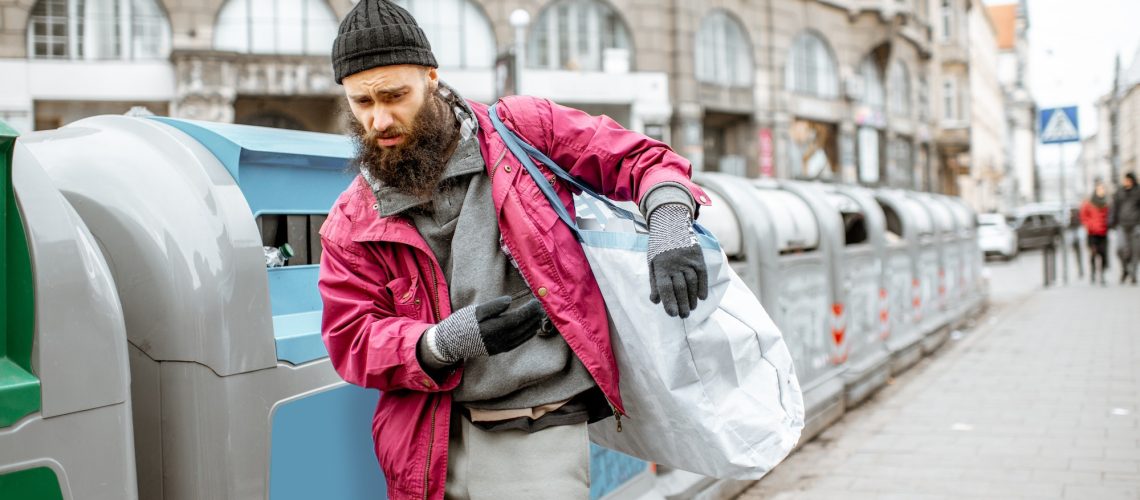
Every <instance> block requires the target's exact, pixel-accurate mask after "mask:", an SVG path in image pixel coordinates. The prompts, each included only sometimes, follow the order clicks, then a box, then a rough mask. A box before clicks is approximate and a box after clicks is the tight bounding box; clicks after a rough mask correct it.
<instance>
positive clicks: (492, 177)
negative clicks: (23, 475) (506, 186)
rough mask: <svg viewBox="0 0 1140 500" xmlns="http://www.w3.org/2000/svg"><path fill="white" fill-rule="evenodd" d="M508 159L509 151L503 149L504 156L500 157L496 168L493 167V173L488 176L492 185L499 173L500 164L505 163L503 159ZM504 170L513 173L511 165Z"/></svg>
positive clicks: (496, 162)
mask: <svg viewBox="0 0 1140 500" xmlns="http://www.w3.org/2000/svg"><path fill="white" fill-rule="evenodd" d="M506 157H507V150H506V149H503V152H502V154H500V155H499V159H498V160H495V166H493V167H491V173H490V174H489V175H488V177H490V181H491V182H492V183H494V182H495V172H498V171H499V164H501V163H503V158H506ZM504 168H506V170H507V172H510V171H511V165H510V164H509V163H508V164H507V166H506V167H504Z"/></svg>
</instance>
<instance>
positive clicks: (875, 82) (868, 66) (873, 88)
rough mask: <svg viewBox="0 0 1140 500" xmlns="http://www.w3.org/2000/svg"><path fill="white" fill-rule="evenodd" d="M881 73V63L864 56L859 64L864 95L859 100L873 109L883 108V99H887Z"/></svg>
mask: <svg viewBox="0 0 1140 500" xmlns="http://www.w3.org/2000/svg"><path fill="white" fill-rule="evenodd" d="M880 74H881V73H880V72H879V65H878V64H875V61H873V60H872V59H871V58H870V57H867V58H864V59H863V62H862V64H860V65H859V77H860V78H862V80H863V95H862V97H861V98H860V99H859V102H861V103H863V105H865V106H868V107H870V108H872V109H883V101H884V100H885V99H886V97H885V92H884V91H883V78H882V76H880Z"/></svg>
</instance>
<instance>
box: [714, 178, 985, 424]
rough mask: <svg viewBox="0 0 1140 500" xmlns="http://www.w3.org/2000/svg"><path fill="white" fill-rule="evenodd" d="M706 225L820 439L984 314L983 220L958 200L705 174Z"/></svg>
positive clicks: (917, 194)
mask: <svg viewBox="0 0 1140 500" xmlns="http://www.w3.org/2000/svg"><path fill="white" fill-rule="evenodd" d="M696 181H697V183H699V184H701V185H702V186H703V187H704V188H705V189H706V192H707V193H708V194H709V195H710V197H712V198H713V204H712V206H711V207H706V208H704V209H702V210H703V211H704V213H703V214H702V215H701V217H700V221H701V223H702V224H703V225H704V226H705V227H706V228H708V229H710V230H711V231H712V233H713V234H714V235H716V236H717V238H718V239H719V240H720V241H721V244H722V246H723V247H724V250H725V253H726V254H727V255H728V257H729V258H730V260H731V261H732V262H733V263H734V267H735V269H736V270H737V272H738V274H740V275H741V277H742V278H743V279H744V281H745V282H746V283H748V285H749V286H750V287H751V288H752V290H753V292H755V293H756V294H757V296H758V297H759V298H760V302H761V303H762V304H763V305H764V307H765V309H766V310H767V311H768V313H769V314H770V315H771V316H772V319H773V320H774V321H775V322H776V324H777V325H778V326H779V327H780V329H781V331H782V332H783V333H784V337H785V340H786V341H787V343H788V346H789V348H790V349H791V351H792V357H793V359H794V360H795V367H796V374H797V376H798V377H799V380H800V385H801V387H803V390H804V404H805V406H806V411H807V417H808V418H807V422H806V426H805V429H804V434H803V437H802V438H801V441H803V440H807V439H810V438H811V437H812V436H814V435H815V434H817V433H819V432H820V431H821V430H823V429H824V428H826V427H827V426H828V425H830V424H831V423H832V422H834V421H835V420H836V419H837V418H839V416H841V415H842V414H843V413H844V411H845V409H846V408H847V407H850V406H853V405H855V404H858V403H860V402H862V401H863V400H865V399H866V398H867V397H868V396H870V395H871V394H872V393H873V392H874V391H875V390H876V389H878V388H880V387H882V386H883V385H884V384H885V383H886V381H887V379H888V377H890V376H891V375H893V374H897V373H900V372H902V371H904V370H906V369H907V368H909V367H910V366H912V365H914V364H915V363H916V362H917V361H918V360H920V359H921V357H922V356H923V355H924V354H929V353H931V352H933V351H934V350H936V349H937V348H938V347H939V346H940V345H941V344H942V343H943V342H945V340H946V338H947V337H948V336H949V334H950V332H951V331H952V330H953V329H954V328H957V327H958V326H960V325H961V324H963V323H965V322H967V321H968V320H969V319H970V318H971V317H972V316H973V315H975V314H977V312H979V311H980V310H981V309H982V308H983V307H984V305H985V300H986V295H987V285H986V283H985V281H984V279H983V277H982V263H983V256H982V254H981V252H980V251H979V250H978V245H977V227H976V222H975V216H974V214H973V212H972V211H971V210H970V209H969V208H968V207H967V206H966V205H965V204H964V203H963V202H962V201H961V200H960V199H958V198H951V197H946V196H942V195H936V194H930V193H917V192H908V191H902V190H893V189H881V190H870V189H867V188H863V187H858V186H850V185H838V184H823V183H816V182H803V181H791V180H789V181H776V180H747V181H743V182H742V180H741V179H740V178H739V177H735V176H728V175H723V174H714V173H707V174H699V175H698V176H697V177H696Z"/></svg>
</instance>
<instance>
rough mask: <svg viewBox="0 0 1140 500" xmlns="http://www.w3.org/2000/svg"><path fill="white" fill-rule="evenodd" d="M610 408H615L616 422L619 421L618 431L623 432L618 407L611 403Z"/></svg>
mask: <svg viewBox="0 0 1140 500" xmlns="http://www.w3.org/2000/svg"><path fill="white" fill-rule="evenodd" d="M610 408H613V410H614V420H615V421H617V431H618V432H621V412H619V411H618V409H617V407H616V406H614V404H613V403H610Z"/></svg>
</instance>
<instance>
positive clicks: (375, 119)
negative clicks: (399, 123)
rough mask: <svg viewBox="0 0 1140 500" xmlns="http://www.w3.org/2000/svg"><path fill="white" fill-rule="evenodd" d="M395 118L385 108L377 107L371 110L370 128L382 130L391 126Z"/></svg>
mask: <svg viewBox="0 0 1140 500" xmlns="http://www.w3.org/2000/svg"><path fill="white" fill-rule="evenodd" d="M394 122H395V120H394V119H393V118H392V113H389V112H388V111H387V110H383V109H377V110H375V111H373V112H372V130H375V131H377V132H383V131H385V130H387V129H388V127H391V126H392V123H394Z"/></svg>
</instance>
